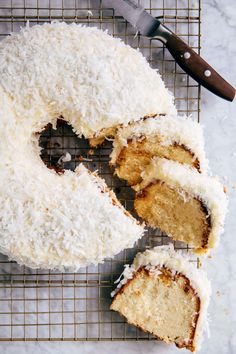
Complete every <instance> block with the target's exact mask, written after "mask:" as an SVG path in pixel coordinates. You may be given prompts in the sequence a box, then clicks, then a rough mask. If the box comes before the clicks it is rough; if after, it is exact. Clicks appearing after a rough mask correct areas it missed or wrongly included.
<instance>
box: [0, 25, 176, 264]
mask: <svg viewBox="0 0 236 354" xmlns="http://www.w3.org/2000/svg"><path fill="white" fill-rule="evenodd" d="M170 112H175V107H174V105H173V96H172V95H171V94H170V93H169V92H168V90H167V89H166V88H165V85H164V83H163V81H162V79H161V77H160V75H159V74H158V73H157V72H156V71H155V70H153V69H151V67H150V66H149V65H148V63H147V61H146V59H145V58H144V57H143V56H142V55H141V54H140V53H139V52H138V51H135V50H134V49H132V48H131V47H129V46H127V45H125V44H124V43H123V42H122V41H120V40H119V39H115V38H113V37H111V36H109V35H108V34H107V33H105V32H103V31H100V30H98V29H96V28H89V27H81V26H79V25H76V24H74V23H73V24H71V25H67V24H66V23H52V24H49V23H45V24H43V25H42V26H39V25H37V26H34V27H32V28H29V27H28V26H27V27H26V28H24V29H22V30H21V32H20V33H18V34H12V35H11V36H9V37H7V38H5V39H3V40H2V41H1V42H0V186H1V187H0V202H1V211H0V251H1V252H3V253H5V254H7V255H9V256H10V257H11V258H12V259H14V260H16V261H18V262H19V263H22V264H26V265H28V266H31V267H41V268H50V269H53V268H57V269H60V270H63V269H65V268H68V267H69V268H70V269H72V270H76V269H78V268H79V267H81V266H85V265H87V264H89V263H94V264H97V263H98V262H101V261H102V260H103V259H104V258H105V257H112V256H113V255H115V254H116V253H118V252H119V251H121V250H122V249H124V248H126V247H131V246H132V245H133V243H134V242H135V241H136V240H137V239H138V238H139V237H141V236H142V234H143V227H142V226H140V225H138V224H137V222H136V220H135V219H133V218H132V217H129V216H127V215H126V214H125V209H123V208H122V207H121V206H117V205H113V203H112V198H111V196H110V194H109V193H108V192H107V191H105V184H104V183H103V182H102V181H101V180H99V179H98V178H97V177H95V176H93V175H92V174H90V173H89V172H88V171H87V170H86V169H85V168H83V167H82V166H80V167H79V168H77V169H76V171H75V173H74V172H71V171H66V172H65V173H64V174H63V175H57V174H56V173H55V172H54V171H51V170H49V169H47V168H46V166H44V164H43V162H42V161H41V159H40V157H39V147H38V141H37V139H36V137H35V134H34V133H36V132H39V131H41V130H42V129H43V127H44V126H45V125H46V124H48V123H51V124H52V125H53V126H55V123H56V120H57V118H58V117H60V116H63V118H64V119H65V120H66V121H68V123H69V124H71V125H72V127H73V129H74V130H75V131H76V133H77V134H78V135H82V134H84V136H85V137H86V138H88V137H92V136H94V134H95V133H99V131H100V130H102V129H103V128H109V127H112V126H116V125H117V124H127V123H128V122H129V121H132V120H138V119H140V117H143V116H145V115H147V114H155V113H170ZM101 189H102V190H103V193H101Z"/></svg>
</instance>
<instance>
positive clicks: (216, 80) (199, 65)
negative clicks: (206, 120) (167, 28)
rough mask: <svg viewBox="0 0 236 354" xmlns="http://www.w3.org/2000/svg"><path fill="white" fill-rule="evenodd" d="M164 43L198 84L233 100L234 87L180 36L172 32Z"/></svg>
mask: <svg viewBox="0 0 236 354" xmlns="http://www.w3.org/2000/svg"><path fill="white" fill-rule="evenodd" d="M163 27H164V26H163ZM154 38H155V37H154ZM165 45H166V47H167V48H168V50H169V52H170V53H171V55H172V56H173V57H174V59H175V60H176V62H177V63H178V64H179V66H180V67H181V68H182V69H183V70H184V71H185V72H186V73H187V74H189V75H190V76H192V77H193V78H194V79H195V80H196V81H197V82H198V83H199V84H201V85H202V86H204V87H206V88H207V89H208V90H210V91H211V92H213V93H215V94H216V95H218V96H220V97H222V98H224V99H226V100H228V101H233V99H234V96H235V89H234V87H232V86H231V85H230V84H229V83H228V82H227V81H225V80H224V79H223V78H222V77H221V76H220V75H219V74H218V73H217V72H216V71H215V70H214V69H213V68H212V67H211V66H210V65H209V64H208V63H207V62H206V61H205V60H204V59H202V58H201V57H200V56H199V55H198V54H197V53H196V52H195V51H194V50H193V49H191V48H190V47H189V46H188V44H187V43H185V42H184V41H183V40H182V39H181V38H179V37H178V36H176V35H175V34H174V33H173V32H172V33H171V34H170V35H169V36H168V38H167V40H166V41H165Z"/></svg>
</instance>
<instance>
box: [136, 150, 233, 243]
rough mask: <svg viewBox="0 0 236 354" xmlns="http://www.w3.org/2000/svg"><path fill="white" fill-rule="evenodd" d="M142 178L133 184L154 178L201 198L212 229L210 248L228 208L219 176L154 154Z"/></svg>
mask: <svg viewBox="0 0 236 354" xmlns="http://www.w3.org/2000/svg"><path fill="white" fill-rule="evenodd" d="M142 178H143V181H142V182H141V183H140V184H138V185H136V186H134V189H135V190H136V191H141V190H142V189H143V188H145V187H146V186H147V185H149V184H150V183H152V182H155V181H156V180H161V181H164V182H166V183H167V184H168V185H169V186H170V187H172V188H179V189H180V193H181V189H182V190H184V191H185V192H187V193H188V194H190V195H191V196H193V197H195V198H197V199H200V200H201V201H202V202H203V204H204V205H205V206H206V207H207V209H208V213H209V215H210V217H211V232H210V235H209V241H208V247H209V248H213V247H215V246H216V244H217V243H218V241H219V235H220V234H221V233H223V231H224V221H225V216H226V212H227V208H228V198H227V196H226V194H225V193H224V189H223V185H222V184H221V183H220V181H219V179H218V177H211V176H207V175H205V174H200V173H198V172H197V171H196V170H195V169H194V168H191V167H190V166H188V165H183V164H180V163H178V162H175V161H171V160H167V159H164V158H157V157H155V158H153V159H152V161H151V163H150V164H149V165H148V166H147V168H146V169H145V170H144V171H143V172H142Z"/></svg>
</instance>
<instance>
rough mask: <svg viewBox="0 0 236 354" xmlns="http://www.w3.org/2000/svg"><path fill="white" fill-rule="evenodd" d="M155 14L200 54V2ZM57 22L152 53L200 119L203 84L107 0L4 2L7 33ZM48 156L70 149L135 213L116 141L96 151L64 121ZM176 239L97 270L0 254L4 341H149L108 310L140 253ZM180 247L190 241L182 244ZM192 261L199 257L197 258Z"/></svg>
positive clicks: (184, 108)
mask: <svg viewBox="0 0 236 354" xmlns="http://www.w3.org/2000/svg"><path fill="white" fill-rule="evenodd" d="M139 3H141V4H142V5H143V6H144V7H145V8H146V9H147V10H148V11H150V12H151V14H152V15H153V16H156V17H159V18H161V19H162V21H163V23H164V24H166V25H167V26H169V27H170V28H172V30H173V31H174V32H175V33H177V34H178V35H180V36H181V37H182V38H183V39H184V40H185V41H187V42H188V43H189V44H190V46H191V47H192V48H194V49H195V50H196V51H197V52H198V53H199V52H200V36H201V35H200V25H201V19H200V15H201V2H200V0H198V1H197V0H182V1H181V0H142V1H139ZM52 20H63V21H66V22H68V23H70V22H77V23H82V24H85V25H88V26H96V27H99V28H101V29H107V30H108V32H109V33H110V34H112V35H114V36H118V37H120V38H122V39H123V40H124V41H125V42H126V43H128V44H130V45H131V46H132V47H134V48H139V50H140V51H141V52H142V53H143V54H144V55H145V56H146V58H147V59H148V61H149V62H150V64H151V66H152V67H154V68H158V69H159V70H160V73H161V74H162V77H163V79H164V81H165V83H166V85H167V87H168V88H169V89H170V90H171V91H172V92H173V93H174V95H175V102H176V106H177V108H178V110H179V112H180V113H184V114H192V115H193V117H194V118H195V119H197V120H198V121H199V120H200V87H199V85H198V84H197V83H196V82H194V81H193V80H192V79H191V78H190V77H189V76H188V75H186V74H185V73H183V72H182V70H181V69H180V68H179V67H178V66H177V65H176V63H175V62H174V60H173V59H172V58H171V56H170V55H169V53H168V51H167V50H166V49H165V47H164V46H163V45H162V44H161V43H160V42H158V41H154V40H153V41H151V40H149V39H147V38H143V37H140V36H139V35H137V34H136V33H135V30H134V29H133V28H132V27H131V26H130V25H129V24H128V23H127V22H126V21H125V20H124V19H123V18H122V17H120V16H117V14H116V13H115V12H114V10H113V9H111V8H107V7H106V6H105V0H104V1H98V0H95V1H92V0H91V1H85V0H82V1H78V0H64V1H63V0H28V1H27V0H3V1H1V2H0V36H1V37H4V36H6V35H9V33H10V32H16V31H19V29H20V27H22V26H24V25H25V24H26V22H27V21H29V24H30V26H31V25H34V24H36V23H43V22H46V21H52ZM40 145H41V146H42V148H43V150H42V158H43V160H44V161H45V163H46V164H47V165H54V166H55V165H56V164H57V163H58V159H59V158H60V156H61V155H62V154H63V153H65V152H66V151H67V152H69V153H70V154H71V156H72V160H71V161H70V162H67V163H65V164H64V166H62V167H64V168H69V169H74V168H75V167H76V165H78V164H79V163H80V162H81V160H83V162H84V163H85V164H86V165H87V166H88V167H89V168H90V169H91V170H98V171H99V174H100V175H101V176H102V177H103V178H104V179H105V180H106V182H107V184H108V185H109V187H111V188H112V189H113V190H114V191H115V192H116V194H117V196H118V198H119V199H120V200H121V202H122V203H123V205H124V206H125V207H126V208H127V209H128V210H131V211H132V208H133V202H132V199H133V198H132V197H133V196H132V192H131V191H130V188H128V187H127V185H126V184H125V183H124V182H122V181H120V180H118V179H117V178H115V177H113V175H112V171H111V170H110V168H109V165H108V161H109V153H110V149H111V143H109V142H106V143H105V145H104V146H102V148H99V149H95V150H93V151H91V149H90V147H89V144H88V142H87V141H85V140H82V139H78V138H77V137H76V136H75V134H74V133H73V131H72V129H71V127H69V126H68V125H65V124H63V123H61V122H60V121H59V124H58V127H57V130H53V129H51V128H49V129H47V130H45V131H44V133H43V134H42V135H41V138H40ZM169 242H171V240H170V239H169V238H168V237H167V236H166V235H164V234H161V233H160V232H159V231H158V230H155V231H154V230H148V232H147V234H146V236H145V237H144V238H143V239H142V240H140V241H139V242H138V244H137V245H136V246H135V247H134V248H133V249H129V250H124V251H123V252H121V253H120V254H119V255H117V256H116V257H114V259H107V260H105V262H104V264H100V265H98V266H97V267H94V266H90V267H87V268H84V269H81V270H80V271H79V272H77V273H63V274H62V273H59V272H56V271H54V272H51V271H47V270H46V271H43V270H38V271H36V270H32V269H29V268H26V267H21V266H19V265H17V264H16V263H15V262H10V261H9V260H8V259H7V257H5V256H3V255H0V341H2V340H14V341H15V340H27V341H28V340H41V341H47V340H80V341H81V340H150V339H152V336H150V335H148V334H146V333H144V332H142V331H140V330H139V329H137V328H134V327H132V326H130V325H128V324H126V323H125V321H124V319H122V318H121V317H120V316H119V315H118V314H117V313H114V312H113V313H112V312H111V311H110V310H109V305H110V302H111V300H110V292H111V291H112V290H113V289H114V280H115V279H116V278H117V277H118V276H119V274H120V273H121V271H122V269H123V265H124V264H126V263H130V262H131V261H132V259H133V257H134V255H135V254H136V252H137V251H139V250H144V249H145V248H148V247H153V246H156V245H162V244H167V243H169ZM174 246H175V248H177V249H179V248H181V249H186V251H188V249H189V248H188V246H183V244H181V243H178V242H175V243H174ZM193 262H196V265H198V261H197V260H196V259H193Z"/></svg>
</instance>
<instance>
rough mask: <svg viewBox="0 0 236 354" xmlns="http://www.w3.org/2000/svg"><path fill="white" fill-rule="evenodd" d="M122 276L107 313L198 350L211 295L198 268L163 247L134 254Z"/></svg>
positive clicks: (166, 340) (170, 247)
mask: <svg viewBox="0 0 236 354" xmlns="http://www.w3.org/2000/svg"><path fill="white" fill-rule="evenodd" d="M122 276H123V278H122V280H120V282H119V284H118V287H117V289H116V290H115V291H114V292H113V293H112V296H114V299H113V301H112V304H111V309H112V310H114V311H118V312H119V313H120V314H121V315H122V316H124V317H125V318H126V319H127V321H128V323H130V324H132V325H135V326H137V327H139V328H141V329H142V330H144V331H147V332H149V333H151V334H153V335H154V336H155V337H157V338H159V339H161V340H163V341H165V342H166V343H175V344H176V346H177V347H179V348H186V349H189V350H191V351H195V350H198V349H199V348H200V344H201V339H202V332H203V330H204V328H206V326H207V321H206V317H207V307H208V303H209V298H210V294H211V287H210V283H209V281H208V279H207V277H206V274H205V273H204V272H203V271H202V270H200V269H197V268H196V267H195V265H193V264H191V263H190V262H189V259H188V258H187V257H185V256H184V255H182V254H180V252H175V251H174V249H173V246H170V245H169V246H160V247H155V248H153V249H151V250H147V251H145V252H144V253H138V254H137V255H136V257H135V259H134V262H133V264H132V265H131V266H126V268H125V270H124V272H123V274H122Z"/></svg>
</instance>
